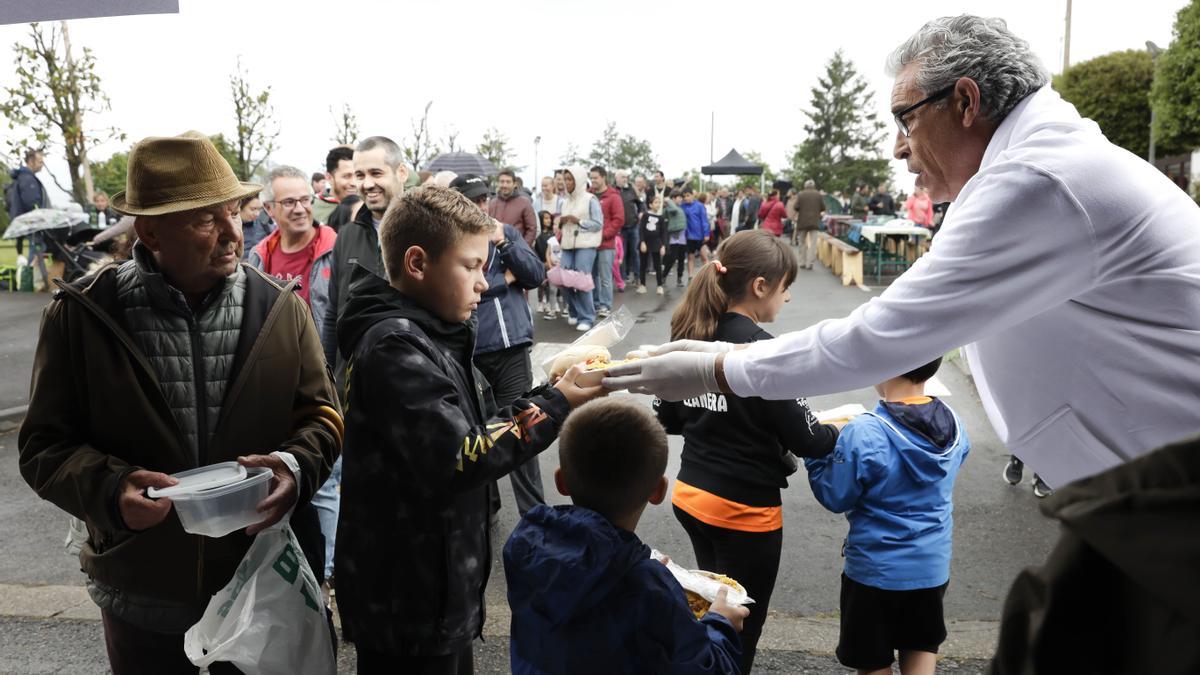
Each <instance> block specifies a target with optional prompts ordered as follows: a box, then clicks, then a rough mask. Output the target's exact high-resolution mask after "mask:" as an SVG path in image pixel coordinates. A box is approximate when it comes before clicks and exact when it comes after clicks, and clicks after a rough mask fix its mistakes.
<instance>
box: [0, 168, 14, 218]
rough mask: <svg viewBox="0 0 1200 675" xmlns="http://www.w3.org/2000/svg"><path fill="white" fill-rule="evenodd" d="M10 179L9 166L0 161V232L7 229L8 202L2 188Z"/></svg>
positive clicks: (5, 186) (6, 185)
mask: <svg viewBox="0 0 1200 675" xmlns="http://www.w3.org/2000/svg"><path fill="white" fill-rule="evenodd" d="M11 181H12V176H11V175H10V174H9V168H8V167H7V166H4V164H2V163H0V234H4V231H5V230H7V229H8V203H7V202H5V201H4V189H5V188H7V187H8V184H9V183H10V182H11Z"/></svg>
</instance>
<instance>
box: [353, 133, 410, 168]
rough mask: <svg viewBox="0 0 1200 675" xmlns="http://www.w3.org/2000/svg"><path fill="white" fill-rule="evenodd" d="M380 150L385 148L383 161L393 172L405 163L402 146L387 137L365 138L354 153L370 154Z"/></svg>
mask: <svg viewBox="0 0 1200 675" xmlns="http://www.w3.org/2000/svg"><path fill="white" fill-rule="evenodd" d="M378 148H383V161H384V162H385V163H387V165H388V166H389V167H390V168H392V169H393V170H394V169H395V168H396V167H398V166H400V165H401V164H403V163H404V153H403V152H402V151H401V150H400V146H399V145H397V144H396V141H393V140H392V139H390V138H388V137H387V136H371V137H370V138H365V139H363V140H361V141H359V142H358V145H357V146H355V148H354V151H355V152H370V151H371V150H375V149H378Z"/></svg>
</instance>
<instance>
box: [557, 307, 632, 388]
mask: <svg viewBox="0 0 1200 675" xmlns="http://www.w3.org/2000/svg"><path fill="white" fill-rule="evenodd" d="M635 323H637V319H636V318H635V317H634V316H633V313H632V312H630V311H629V308H627V307H625V306H621V307H618V308H617V309H616V311H614V312H613V313H612V314H610V315H609V316H608V318H606V319H604V320H603V321H601V322H600V323H597V324H596V325H595V326H592V329H591V330H589V331H588V332H586V333H584V334H583V335H581V336H579V339H578V340H576V341H574V342H572V343H571V344H570V345H569V346H570V347H574V346H576V345H597V346H600V347H604V348H605V349H611V348H612V347H614V346H615V345H616V344H617V343H618V342H620V341H621V340H624V339H625V336H626V335H629V331H631V330H633V325H634V324H635ZM561 353H562V352H561V351H558V352H555V353H553V354H551V355H550V356H549V357H548V358H546V359H545V360H543V361H542V371H543V372H545V373H546V376H547V377H549V375H550V371H551V369H553V368H554V361H555V359H557V358H558V355H559V354H561Z"/></svg>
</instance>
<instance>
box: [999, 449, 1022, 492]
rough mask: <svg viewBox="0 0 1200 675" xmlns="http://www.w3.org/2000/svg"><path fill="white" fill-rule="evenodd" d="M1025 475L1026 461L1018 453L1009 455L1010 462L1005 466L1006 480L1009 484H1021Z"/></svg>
mask: <svg viewBox="0 0 1200 675" xmlns="http://www.w3.org/2000/svg"><path fill="white" fill-rule="evenodd" d="M1024 475H1025V463H1024V462H1022V461H1021V460H1019V459H1017V457H1016V455H1009V456H1008V464H1006V465H1005V466H1004V482H1005V483H1008V484H1009V485H1020V483H1021V477H1022V476H1024Z"/></svg>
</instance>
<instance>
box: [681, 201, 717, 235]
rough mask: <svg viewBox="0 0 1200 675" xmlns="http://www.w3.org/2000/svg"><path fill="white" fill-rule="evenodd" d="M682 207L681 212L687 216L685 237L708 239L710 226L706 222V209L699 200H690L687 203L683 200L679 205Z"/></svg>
mask: <svg viewBox="0 0 1200 675" xmlns="http://www.w3.org/2000/svg"><path fill="white" fill-rule="evenodd" d="M679 208H681V209H683V214H684V215H685V216H687V238H688V241H704V240H705V239H708V234H709V231H710V230H711V227H710V226H709V224H708V209H706V208H705V207H704V205H703V204H701V203H700V202H692V203H691V204H688V203H687V202H684V203H682V204H680V205H679Z"/></svg>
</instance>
